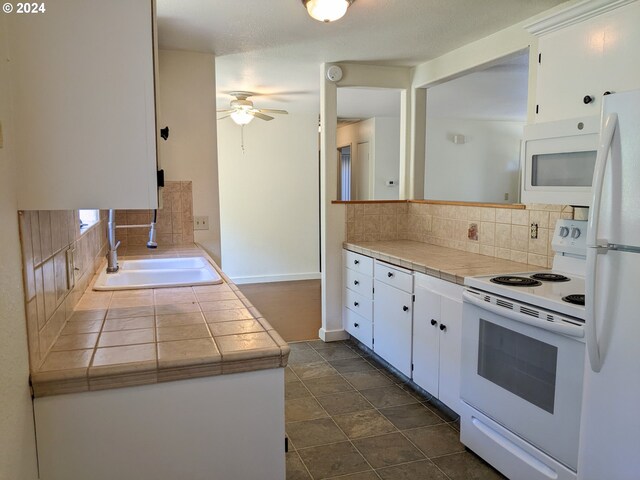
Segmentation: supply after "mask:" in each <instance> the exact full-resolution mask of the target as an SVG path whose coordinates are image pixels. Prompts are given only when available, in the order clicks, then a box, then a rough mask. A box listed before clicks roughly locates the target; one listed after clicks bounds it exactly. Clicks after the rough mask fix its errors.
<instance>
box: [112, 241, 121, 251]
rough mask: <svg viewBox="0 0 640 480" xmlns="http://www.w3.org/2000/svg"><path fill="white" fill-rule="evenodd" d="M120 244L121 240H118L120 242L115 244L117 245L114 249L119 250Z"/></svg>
mask: <svg viewBox="0 0 640 480" xmlns="http://www.w3.org/2000/svg"><path fill="white" fill-rule="evenodd" d="M119 246H120V240H118V243H116V246H115V247H113V249H114V250H117V249H118V247H119Z"/></svg>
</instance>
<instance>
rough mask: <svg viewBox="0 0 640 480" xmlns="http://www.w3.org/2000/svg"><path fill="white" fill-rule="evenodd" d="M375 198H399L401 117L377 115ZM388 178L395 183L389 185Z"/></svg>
mask: <svg viewBox="0 0 640 480" xmlns="http://www.w3.org/2000/svg"><path fill="white" fill-rule="evenodd" d="M375 125H376V137H375V156H374V159H375V172H374V177H375V178H374V181H373V198H374V199H376V200H398V198H399V194H400V188H399V182H400V119H399V118H393V117H376V118H375ZM387 180H393V181H394V182H395V185H394V186H393V187H387Z"/></svg>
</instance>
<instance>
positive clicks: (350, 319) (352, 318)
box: [343, 308, 373, 348]
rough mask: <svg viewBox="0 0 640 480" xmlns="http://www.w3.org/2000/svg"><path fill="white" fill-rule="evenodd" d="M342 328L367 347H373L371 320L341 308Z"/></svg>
mask: <svg viewBox="0 0 640 480" xmlns="http://www.w3.org/2000/svg"><path fill="white" fill-rule="evenodd" d="M343 315H344V316H343V321H344V329H345V330H346V331H347V332H349V333H350V334H351V335H352V336H354V337H355V338H357V339H358V340H359V341H361V342H362V343H363V344H364V345H366V346H367V347H369V348H373V322H372V321H371V320H369V319H367V318H364V317H361V316H360V315H358V314H357V313H354V312H353V311H351V310H349V309H348V308H345V309H343Z"/></svg>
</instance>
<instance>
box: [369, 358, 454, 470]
mask: <svg viewBox="0 0 640 480" xmlns="http://www.w3.org/2000/svg"><path fill="white" fill-rule="evenodd" d="M378 370H380V369H378ZM394 377H395V375H394ZM396 378H397V377H396ZM395 385H396V386H397V385H398V384H397V383H396V384H395ZM402 385H406V383H405V382H403V383H402ZM431 398H433V395H432V396H431ZM429 400H430V399H429ZM427 401H428V400H427ZM420 404H421V405H422V402H420ZM425 408H427V407H426V406H425ZM428 410H429V411H430V412H432V413H433V414H434V415H436V417H438V418H439V419H440V420H442V421H443V422H444V423H446V421H445V420H444V419H443V418H442V417H440V415H438V414H436V413H435V412H433V411H432V410H431V409H428ZM379 413H380V414H381V415H382V416H384V417H385V418H387V417H386V416H385V415H384V413H382V412H379ZM435 425H442V424H435ZM429 426H432V425H429ZM417 428H423V427H416V429H417ZM398 430H399V432H400V434H401V435H402V436H403V437H404V438H405V439H406V440H407V441H408V442H409V443H410V444H411V445H413V447H414V448H416V449H417V450H418V451H419V452H420V453H422V454H423V455H424V457H425V459H426V460H428V461H429V462H430V463H431V464H433V465H434V466H435V467H436V468H437V469H438V470H439V471H440V472H441V473H442V474H443V475H444V477H445V478H446V479H448V480H451V478H450V477H449V476H448V475H447V474H446V473H445V472H444V471H442V469H441V468H440V467H439V466H438V465H437V464H436V463H435V462H434V461H433V460H431V458H429V456H428V455H427V454H426V452H424V451H423V450H422V449H421V448H420V447H418V445H416V444H415V443H414V442H413V441H412V440H411V439H410V438H409V437H407V435H405V434H404V432H403V431H402V430H400V429H398ZM407 430H409V429H407ZM408 463H412V462H408Z"/></svg>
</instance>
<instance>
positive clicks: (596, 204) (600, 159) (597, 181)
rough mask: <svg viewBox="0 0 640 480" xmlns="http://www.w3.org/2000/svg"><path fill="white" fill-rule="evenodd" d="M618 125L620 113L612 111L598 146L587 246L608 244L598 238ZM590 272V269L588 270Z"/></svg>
mask: <svg viewBox="0 0 640 480" xmlns="http://www.w3.org/2000/svg"><path fill="white" fill-rule="evenodd" d="M617 125H618V115H617V114H615V113H611V114H609V115H608V116H607V118H606V119H605V121H604V126H603V127H602V134H601V135H600V145H599V146H598V154H597V158H596V165H595V169H594V172H593V186H592V190H593V193H592V197H591V209H590V211H589V228H588V229H587V246H589V247H599V246H608V242H607V241H606V240H601V239H598V224H599V223H600V203H601V197H602V186H603V185H604V172H605V169H606V167H607V161H608V159H609V151H610V150H611V144H612V143H613V134H614V133H615V131H616V127H617ZM587 271H588V272H589V271H590V270H587Z"/></svg>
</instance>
